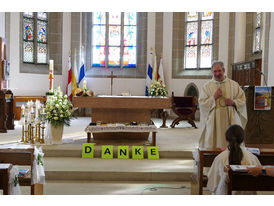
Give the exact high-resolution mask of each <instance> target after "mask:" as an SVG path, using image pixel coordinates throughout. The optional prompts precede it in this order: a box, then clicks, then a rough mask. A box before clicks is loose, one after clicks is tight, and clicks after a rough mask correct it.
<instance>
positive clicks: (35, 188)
mask: <svg viewBox="0 0 274 206" xmlns="http://www.w3.org/2000/svg"><path fill="white" fill-rule="evenodd" d="M33 153H34V147H33V146H30V147H28V148H24V149H21V148H13V149H2V148H0V163H11V164H13V165H28V166H31V170H30V174H32V170H33V161H34V154H33ZM19 184H20V186H31V195H42V194H43V184H33V185H32V184H31V177H19Z"/></svg>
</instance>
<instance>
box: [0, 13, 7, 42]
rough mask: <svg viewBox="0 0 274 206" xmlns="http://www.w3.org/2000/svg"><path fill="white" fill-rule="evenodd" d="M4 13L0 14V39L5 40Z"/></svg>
mask: <svg viewBox="0 0 274 206" xmlns="http://www.w3.org/2000/svg"><path fill="white" fill-rule="evenodd" d="M5 25H6V24H5V12H0V37H4V38H5Z"/></svg>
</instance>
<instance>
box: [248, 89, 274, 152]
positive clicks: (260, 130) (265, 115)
mask: <svg viewBox="0 0 274 206" xmlns="http://www.w3.org/2000/svg"><path fill="white" fill-rule="evenodd" d="M245 93H246V99H247V100H246V102H247V119H248V122H247V125H246V128H245V144H246V146H247V147H258V148H274V136H273V133H274V127H273V117H274V109H273V99H274V98H273V94H274V87H272V97H271V101H272V108H271V110H267V111H262V110H254V86H250V87H248V88H246V89H245Z"/></svg>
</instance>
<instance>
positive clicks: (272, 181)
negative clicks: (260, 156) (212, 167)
mask: <svg viewBox="0 0 274 206" xmlns="http://www.w3.org/2000/svg"><path fill="white" fill-rule="evenodd" d="M227 168H228V177H229V182H228V185H227V194H228V195H232V191H274V177H271V176H266V175H259V176H257V177H254V176H252V175H251V174H248V173H247V172H242V171H241V172H239V171H233V170H232V169H231V167H230V166H229V165H228V166H227Z"/></svg>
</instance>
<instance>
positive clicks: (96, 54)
mask: <svg viewBox="0 0 274 206" xmlns="http://www.w3.org/2000/svg"><path fill="white" fill-rule="evenodd" d="M92 54H93V55H92V58H93V60H92V62H93V64H92V65H93V66H97V67H104V66H105V47H100V46H94V47H93V49H92Z"/></svg>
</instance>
